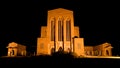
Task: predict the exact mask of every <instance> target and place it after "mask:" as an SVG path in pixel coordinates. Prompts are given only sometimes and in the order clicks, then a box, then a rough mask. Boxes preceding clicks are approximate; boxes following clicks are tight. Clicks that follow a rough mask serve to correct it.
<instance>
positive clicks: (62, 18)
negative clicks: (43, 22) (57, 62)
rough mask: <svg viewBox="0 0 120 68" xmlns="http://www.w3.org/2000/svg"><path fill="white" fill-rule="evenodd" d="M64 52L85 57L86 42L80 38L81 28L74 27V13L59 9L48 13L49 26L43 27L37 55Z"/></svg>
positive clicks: (38, 41) (38, 40)
mask: <svg viewBox="0 0 120 68" xmlns="http://www.w3.org/2000/svg"><path fill="white" fill-rule="evenodd" d="M54 51H55V52H57V51H64V52H74V53H75V54H77V55H84V40H83V38H79V27H77V26H74V18H73V11H70V10H66V9H63V8H58V9H54V10H50V11H48V16H47V26H42V27H41V37H40V38H38V39H37V54H38V55H39V54H51V53H52V52H54Z"/></svg>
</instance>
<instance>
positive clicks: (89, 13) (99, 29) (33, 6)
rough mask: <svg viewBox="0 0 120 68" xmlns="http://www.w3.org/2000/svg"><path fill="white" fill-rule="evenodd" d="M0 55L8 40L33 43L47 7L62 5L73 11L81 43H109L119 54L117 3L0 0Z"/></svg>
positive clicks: (115, 52) (4, 53) (4, 52)
mask: <svg viewBox="0 0 120 68" xmlns="http://www.w3.org/2000/svg"><path fill="white" fill-rule="evenodd" d="M1 3H2V5H1V12H0V16H1V20H0V55H6V54H7V49H6V46H7V45H8V43H9V42H12V41H14V42H17V43H20V44H23V45H26V46H27V47H28V48H31V47H35V46H36V45H37V42H36V41H37V37H39V36H40V26H45V25H47V24H46V23H47V11H48V10H51V9H55V8H65V9H69V10H72V11H74V24H75V26H79V27H80V36H81V37H83V38H84V41H85V43H84V44H85V45H91V46H94V45H99V44H102V43H104V42H109V43H111V44H112V46H113V47H114V48H113V52H114V53H113V54H114V55H120V51H119V49H120V46H119V44H120V36H119V35H120V33H119V29H120V26H119V22H120V21H119V19H118V18H119V7H118V2H115V1H107V0H103V1H102V0H100V1H98V0H97V1H96V0H95V1H93V0H88V1H81V0H60V1H59V0H56V1H53V0H48V1H47V0H44V1H41V0H40V1H39V0H33V1H6V2H1Z"/></svg>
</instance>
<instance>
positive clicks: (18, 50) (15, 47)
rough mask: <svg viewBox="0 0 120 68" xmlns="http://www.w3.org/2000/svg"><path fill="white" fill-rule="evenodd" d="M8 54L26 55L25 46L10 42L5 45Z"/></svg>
mask: <svg viewBox="0 0 120 68" xmlns="http://www.w3.org/2000/svg"><path fill="white" fill-rule="evenodd" d="M7 48H8V56H26V46H24V45H21V44H17V43H15V42H11V43H9V44H8V46H7Z"/></svg>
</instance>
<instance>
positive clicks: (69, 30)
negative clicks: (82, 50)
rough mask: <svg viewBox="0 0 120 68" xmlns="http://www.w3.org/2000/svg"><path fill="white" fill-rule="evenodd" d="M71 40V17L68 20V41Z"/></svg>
mask: <svg viewBox="0 0 120 68" xmlns="http://www.w3.org/2000/svg"><path fill="white" fill-rule="evenodd" d="M70 40H71V21H70V19H67V20H66V41H70Z"/></svg>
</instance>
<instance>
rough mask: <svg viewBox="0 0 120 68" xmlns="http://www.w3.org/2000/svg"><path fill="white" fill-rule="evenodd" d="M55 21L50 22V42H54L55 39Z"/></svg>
mask: <svg viewBox="0 0 120 68" xmlns="http://www.w3.org/2000/svg"><path fill="white" fill-rule="evenodd" d="M54 38H55V19H54V18H53V19H52V20H51V41H54V40H55V39H54Z"/></svg>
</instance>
